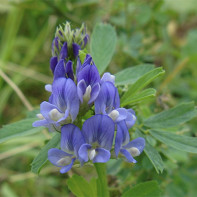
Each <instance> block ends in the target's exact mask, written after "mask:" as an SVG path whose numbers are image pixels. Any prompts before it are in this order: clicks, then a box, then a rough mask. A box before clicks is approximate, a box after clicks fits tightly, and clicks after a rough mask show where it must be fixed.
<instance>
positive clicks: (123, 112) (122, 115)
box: [116, 108, 127, 122]
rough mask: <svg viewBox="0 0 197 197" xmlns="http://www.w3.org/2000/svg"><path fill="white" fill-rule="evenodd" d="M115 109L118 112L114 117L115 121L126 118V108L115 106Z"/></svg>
mask: <svg viewBox="0 0 197 197" xmlns="http://www.w3.org/2000/svg"><path fill="white" fill-rule="evenodd" d="M116 110H117V111H118V112H119V116H118V118H117V119H116V122H120V121H122V120H125V119H126V118H127V110H126V109H125V108H117V109H116Z"/></svg>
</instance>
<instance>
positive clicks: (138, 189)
mask: <svg viewBox="0 0 197 197" xmlns="http://www.w3.org/2000/svg"><path fill="white" fill-rule="evenodd" d="M131 196H132V197H159V196H161V190H160V188H159V185H158V183H157V181H147V182H145V183H140V184H137V185H135V186H134V187H133V188H131V189H129V190H128V191H126V192H125V193H123V195H122V197H131Z"/></svg>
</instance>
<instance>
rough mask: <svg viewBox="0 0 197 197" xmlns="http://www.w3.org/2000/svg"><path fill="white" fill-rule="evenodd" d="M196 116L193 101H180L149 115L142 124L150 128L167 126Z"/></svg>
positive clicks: (175, 124)
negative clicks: (174, 105) (164, 109)
mask: <svg viewBox="0 0 197 197" xmlns="http://www.w3.org/2000/svg"><path fill="white" fill-rule="evenodd" d="M196 116H197V110H196V109H195V108H194V103H193V102H190V103H182V104H179V105H178V106H176V107H174V108H172V109H169V110H166V111H163V112H161V113H158V114H156V115H153V116H151V117H150V118H148V119H146V120H145V121H144V124H145V125H146V126H148V127H151V128H167V127H174V126H178V125H180V124H183V123H185V122H187V121H189V120H191V119H192V118H194V117H196Z"/></svg>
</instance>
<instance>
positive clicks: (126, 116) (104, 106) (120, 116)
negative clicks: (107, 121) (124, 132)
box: [95, 73, 136, 128]
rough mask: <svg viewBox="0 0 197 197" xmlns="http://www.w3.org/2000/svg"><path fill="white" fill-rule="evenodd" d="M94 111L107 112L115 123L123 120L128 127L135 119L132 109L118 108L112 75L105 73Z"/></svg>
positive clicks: (117, 97) (116, 90)
mask: <svg viewBox="0 0 197 197" xmlns="http://www.w3.org/2000/svg"><path fill="white" fill-rule="evenodd" d="M95 113H96V114H107V115H108V116H110V117H111V118H112V120H113V121H114V122H115V123H118V122H120V121H123V120H125V122H126V125H127V127H128V128H131V127H132V126H133V125H134V123H135V121H136V117H135V113H134V111H133V110H132V109H125V108H120V98H119V94H118V89H117V88H116V87H115V86H114V77H113V75H111V74H109V73H105V74H104V75H103V77H102V79H101V88H100V92H99V95H98V97H97V99H96V100H95Z"/></svg>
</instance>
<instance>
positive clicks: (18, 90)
mask: <svg viewBox="0 0 197 197" xmlns="http://www.w3.org/2000/svg"><path fill="white" fill-rule="evenodd" d="M0 76H1V77H2V78H3V79H4V80H5V81H6V82H7V83H8V84H9V85H10V87H12V89H13V90H14V91H15V92H16V94H17V95H18V97H19V98H20V99H21V101H22V102H23V104H24V105H25V107H26V108H27V109H28V110H29V111H32V110H33V107H32V105H31V104H30V102H29V101H28V100H27V98H26V97H25V95H24V94H23V93H22V91H21V90H20V89H19V87H18V86H17V85H16V84H15V83H14V82H13V81H12V80H11V79H10V78H9V77H8V76H7V75H6V74H5V73H4V72H3V71H2V70H1V69H0Z"/></svg>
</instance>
